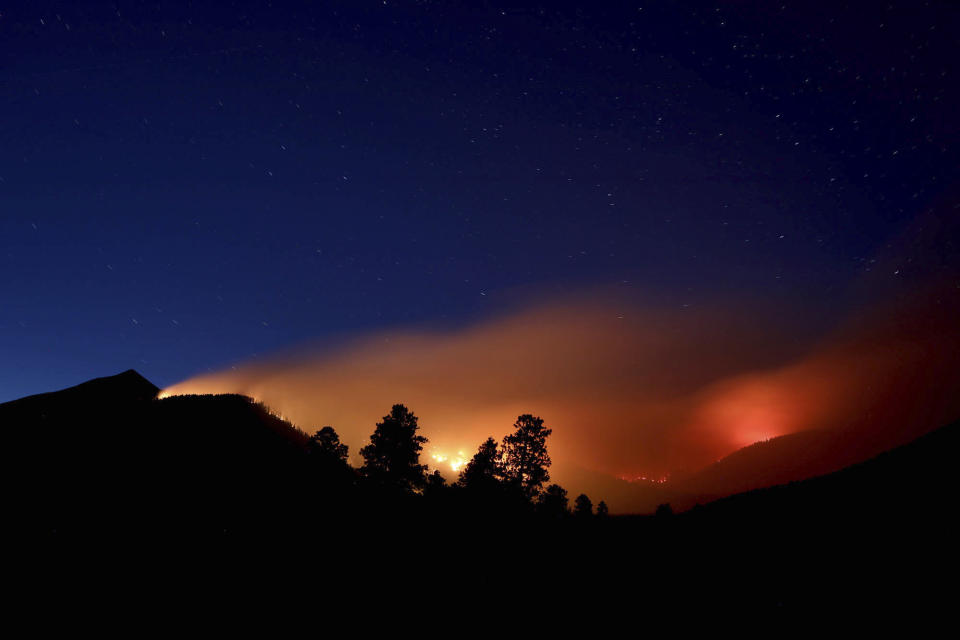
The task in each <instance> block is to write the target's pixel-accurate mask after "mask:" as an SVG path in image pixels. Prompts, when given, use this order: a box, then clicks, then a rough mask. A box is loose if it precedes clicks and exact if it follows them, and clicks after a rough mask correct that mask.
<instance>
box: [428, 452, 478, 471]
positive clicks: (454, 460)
mask: <svg viewBox="0 0 960 640" xmlns="http://www.w3.org/2000/svg"><path fill="white" fill-rule="evenodd" d="M430 457H431V458H432V459H433V461H434V462H436V463H437V464H440V465H442V464H446V465H447V466H449V467H450V470H451V471H453V472H454V473H460V470H461V469H462V468H463V466H464V465H465V464H467V462H468V461H469V458H468V457H467V455H466V454H465V453H464V452H463V451H457V455H455V456H449V455H447V454H445V453H434V454H432V455H431V456H430Z"/></svg>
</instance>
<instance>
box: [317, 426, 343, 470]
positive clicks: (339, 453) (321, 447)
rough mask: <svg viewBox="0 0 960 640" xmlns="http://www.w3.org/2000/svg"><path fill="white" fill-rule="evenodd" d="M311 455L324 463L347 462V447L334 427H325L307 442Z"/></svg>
mask: <svg viewBox="0 0 960 640" xmlns="http://www.w3.org/2000/svg"><path fill="white" fill-rule="evenodd" d="M307 446H308V447H309V450H310V454H311V455H314V456H317V457H318V458H321V459H322V460H323V461H325V462H326V461H331V462H332V461H340V462H344V463H345V462H346V461H347V451H348V448H347V445H345V444H342V443H341V442H340V436H339V435H337V432H336V431H335V430H334V428H333V427H323V428H322V429H320V430H319V431H317V432H316V433H314V434H313V435H312V436H310V439H309V440H308V441H307Z"/></svg>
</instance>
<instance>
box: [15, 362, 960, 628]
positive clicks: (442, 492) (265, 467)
mask: <svg viewBox="0 0 960 640" xmlns="http://www.w3.org/2000/svg"><path fill="white" fill-rule="evenodd" d="M156 393H157V390H156V388H155V387H153V386H152V385H150V384H149V383H148V382H147V381H145V380H143V379H142V378H140V377H139V376H138V375H137V374H135V373H132V372H128V373H127V374H122V375H121V376H116V377H114V378H108V379H102V380H98V381H92V382H91V383H87V385H81V386H80V387H75V388H73V389H69V390H65V391H62V392H57V393H54V394H46V395H44V396H34V397H32V398H26V399H23V400H20V401H16V402H13V403H7V404H4V405H0V428H2V429H3V433H4V435H5V436H6V439H7V446H6V447H4V458H5V465H4V466H5V469H6V470H7V481H8V487H11V488H12V491H10V498H9V500H8V508H7V514H8V518H7V519H6V520H7V522H8V525H7V527H8V530H9V531H12V532H13V533H14V534H16V535H15V537H16V538H18V539H19V540H20V541H21V544H19V546H17V547H15V548H16V549H17V550H18V554H17V555H18V557H17V558H16V559H18V560H25V561H26V562H27V563H28V564H30V565H31V566H32V570H31V571H30V572H29V575H30V579H29V580H28V581H27V582H25V583H24V585H25V586H24V587H23V589H22V593H24V594H26V595H28V596H29V595H31V594H33V595H36V596H37V597H39V598H49V597H56V596H63V595H68V596H69V595H70V594H73V595H74V596H78V595H79V594H81V593H83V594H87V595H89V592H90V590H91V589H93V590H94V592H95V591H96V587H95V586H94V585H99V584H103V583H104V582H105V583H107V584H109V585H110V586H111V589H110V593H111V594H112V595H111V596H110V597H111V598H114V599H116V602H121V601H122V602H128V601H130V600H132V601H134V602H136V601H138V600H139V596H138V595H137V594H145V593H146V592H145V591H144V590H147V591H150V592H154V591H157V590H159V591H165V590H166V589H168V585H175V591H176V593H177V594H179V595H180V596H182V597H183V598H185V599H189V600H192V599H193V598H195V597H200V598H204V599H206V600H205V601H207V602H208V603H209V602H212V601H213V600H219V599H221V598H226V597H227V595H228V594H234V595H235V596H236V597H238V598H240V599H241V600H245V599H246V598H250V597H252V594H254V593H262V594H264V595H266V594H270V595H269V596H267V597H268V598H269V599H274V600H275V599H277V597H278V596H281V595H282V597H281V598H280V600H281V601H287V602H288V604H289V605H290V606H294V605H293V603H294V602H296V601H298V600H299V599H301V598H305V599H307V600H311V599H312V600H313V601H314V605H315V606H321V605H322V608H323V609H324V611H326V614H325V615H328V616H332V617H333V618H336V617H337V614H338V612H340V613H342V612H343V611H346V609H339V608H338V607H350V608H355V607H360V608H364V607H371V608H370V611H371V612H374V611H381V612H382V611H387V610H402V609H403V607H404V606H407V603H414V602H415V603H417V604H418V606H419V607H420V608H419V609H418V611H420V613H421V614H424V615H427V616H428V617H429V612H430V611H431V610H433V609H434V608H439V610H442V611H445V612H446V613H449V609H448V608H449V607H451V606H452V607H454V608H464V609H471V608H473V607H474V606H479V605H480V603H491V602H500V603H509V605H507V604H505V605H504V606H508V609H510V610H513V609H512V608H513V607H515V608H516V611H517V613H518V615H520V614H523V615H528V616H529V615H534V613H536V612H537V611H539V612H541V613H540V614H537V615H545V614H544V613H543V612H545V611H546V610H547V609H549V610H550V611H553V614H551V615H556V614H558V613H559V612H563V614H564V615H567V614H569V615H574V613H575V612H577V611H580V612H581V613H582V614H583V615H589V616H610V615H625V614H626V613H627V612H634V613H635V614H636V615H638V616H652V617H656V616H657V615H659V614H660V613H662V612H664V611H667V610H670V611H686V612H688V613H690V612H699V611H703V610H704V608H705V607H707V608H713V607H720V608H722V609H725V610H728V611H731V612H733V611H742V612H747V611H766V612H774V613H776V614H777V615H786V616H798V617H802V616H803V615H805V614H806V613H808V612H810V611H813V610H830V609H837V610H851V608H853V607H855V608H858V609H864V608H865V609H867V610H872V611H874V612H884V613H885V614H890V613H893V612H897V611H905V610H916V609H918V608H919V609H927V610H930V611H939V612H943V611H946V610H949V608H950V607H952V606H953V602H954V599H955V597H956V595H957V588H956V587H955V586H954V582H953V580H954V576H955V575H956V569H957V565H958V563H957V547H956V545H957V542H956V540H957V525H956V524H955V521H956V510H957V486H958V483H957V478H956V473H955V469H956V465H955V460H956V454H957V451H958V444H960V443H958V439H960V426H958V425H956V424H954V425H949V426H947V427H944V428H942V429H939V430H937V431H935V432H933V433H931V434H928V435H927V436H924V437H922V438H920V439H919V440H917V441H915V442H913V443H911V444H909V445H906V446H904V447H900V448H898V449H895V450H893V451H890V452H888V453H886V454H883V455H881V456H879V457H878V458H875V459H873V460H869V461H867V462H865V463H862V464H859V465H855V466H853V467H849V468H847V469H844V470H842V471H840V472H837V473H834V474H831V475H829V476H822V477H819V478H813V479H809V480H805V481H801V482H796V483H792V484H789V485H783V486H778V487H773V488H770V489H764V490H759V491H755V492H751V493H747V494H740V495H736V496H732V497H730V498H726V499H723V500H720V501H717V502H714V503H711V504H708V505H704V506H701V507H697V508H695V509H693V510H691V511H688V512H685V513H680V514H671V513H667V512H662V513H660V514H658V515H655V516H608V517H597V516H595V515H594V516H589V517H575V516H573V515H568V514H557V513H552V514H548V513H545V512H544V511H543V510H538V509H535V508H533V507H531V506H530V505H529V504H528V503H526V502H524V501H523V500H519V499H515V498H510V497H509V496H505V495H501V494H496V495H491V494H490V493H484V492H468V491H464V490H458V489H456V488H451V487H448V486H444V487H434V488H432V489H429V490H427V491H425V492H423V494H422V495H420V494H417V495H410V494H407V493H403V492H397V491H394V490H391V489H390V488H386V487H382V486H374V485H371V484H369V483H367V484H365V483H362V482H356V481H355V478H352V477H350V476H344V475H339V473H338V472H337V471H331V470H330V469H329V468H324V469H318V468H317V467H316V465H311V464H308V463H307V462H305V461H307V460H308V459H309V456H308V455H306V454H305V452H307V451H308V443H307V440H306V436H305V434H302V433H300V432H297V431H296V430H293V429H292V428H291V427H290V426H289V425H288V424H286V423H284V422H283V421H281V420H279V419H278V418H275V417H274V416H271V415H270V414H269V413H267V412H265V411H264V410H263V409H262V408H260V407H258V406H257V405H254V404H252V403H251V402H250V401H249V400H247V399H245V398H241V397H238V396H221V397H215V398H214V397H207V398H200V397H193V398H170V399H166V400H162V401H158V400H155V399H154V398H155V395H156ZM188 594H190V595H188ZM168 595H169V593H168ZM287 599H289V600H287ZM238 601H239V600H238ZM262 602H265V600H264V601H262ZM371 603H374V604H371ZM141 604H142V602H141ZM133 606H136V605H133ZM544 607H547V609H544ZM425 612H426V613H425ZM371 615H372V614H371ZM437 615H440V614H439V613H438V614H437ZM630 615H633V614H632V613H631V614H630ZM474 623H475V624H489V621H487V622H483V621H482V620H475V621H474V622H473V623H472V622H471V621H470V620H465V621H464V624H465V625H467V626H468V627H469V626H471V625H472V624H474ZM426 626H429V625H426ZM494 626H496V625H494Z"/></svg>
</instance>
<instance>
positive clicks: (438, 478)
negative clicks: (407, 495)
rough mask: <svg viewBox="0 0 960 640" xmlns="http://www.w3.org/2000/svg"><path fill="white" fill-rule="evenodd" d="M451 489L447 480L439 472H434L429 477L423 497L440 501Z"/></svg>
mask: <svg viewBox="0 0 960 640" xmlns="http://www.w3.org/2000/svg"><path fill="white" fill-rule="evenodd" d="M449 491H450V487H449V486H448V485H447V480H446V478H444V477H443V475H441V474H440V472H439V471H434V472H433V473H431V474H430V475H428V476H427V484H426V486H425V487H424V489H423V495H424V496H426V497H427V498H431V499H439V498H442V497H443V496H445V495H447V492H449Z"/></svg>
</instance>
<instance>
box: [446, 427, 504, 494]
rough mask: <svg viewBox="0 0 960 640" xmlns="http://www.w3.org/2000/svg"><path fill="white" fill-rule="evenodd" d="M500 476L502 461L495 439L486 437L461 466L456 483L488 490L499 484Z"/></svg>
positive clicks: (472, 488)
mask: <svg viewBox="0 0 960 640" xmlns="http://www.w3.org/2000/svg"><path fill="white" fill-rule="evenodd" d="M501 476H502V461H501V455H500V451H499V450H498V448H497V441H496V440H494V439H493V438H487V439H486V440H485V441H484V442H483V444H481V445H480V447H479V448H478V449H477V452H476V453H475V454H474V456H473V458H471V459H470V462H468V463H467V464H466V466H464V467H463V470H462V471H461V472H460V478H459V479H458V480H457V484H458V485H459V486H461V487H463V488H465V489H471V490H479V491H483V490H490V489H493V488H494V487H496V486H498V485H499V483H500V479H501Z"/></svg>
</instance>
